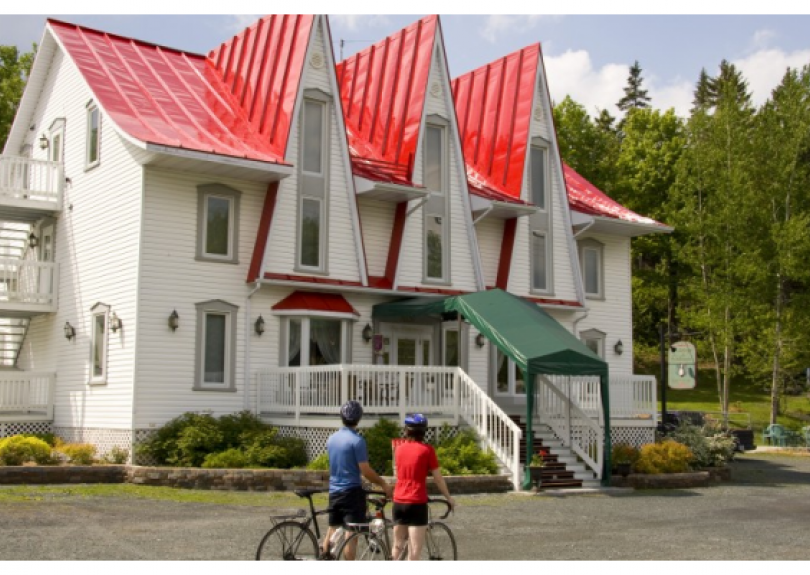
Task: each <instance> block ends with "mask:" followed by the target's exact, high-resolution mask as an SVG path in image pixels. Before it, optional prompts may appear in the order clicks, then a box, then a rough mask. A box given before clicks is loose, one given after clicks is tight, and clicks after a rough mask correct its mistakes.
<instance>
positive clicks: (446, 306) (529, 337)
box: [372, 289, 610, 481]
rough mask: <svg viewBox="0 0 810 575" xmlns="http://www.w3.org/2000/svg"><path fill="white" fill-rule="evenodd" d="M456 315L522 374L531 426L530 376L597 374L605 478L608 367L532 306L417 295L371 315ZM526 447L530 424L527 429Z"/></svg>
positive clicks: (498, 297)
mask: <svg viewBox="0 0 810 575" xmlns="http://www.w3.org/2000/svg"><path fill="white" fill-rule="evenodd" d="M452 312H457V313H459V314H461V315H462V316H463V317H464V319H466V320H467V321H468V322H470V324H471V325H474V326H475V327H476V328H477V329H478V331H480V332H481V333H482V334H484V336H485V337H486V338H487V339H489V340H490V341H491V342H492V343H493V344H494V345H495V346H496V347H497V348H498V349H499V350H500V351H501V353H503V354H504V355H505V356H506V357H508V358H509V359H511V360H512V361H513V362H514V363H515V365H516V366H517V367H518V368H519V369H520V370H522V371H523V372H524V373H525V374H526V376H527V377H526V378H525V381H526V385H527V389H526V393H527V412H528V413H527V417H528V419H529V422H528V423H529V425H531V418H532V411H533V402H534V401H533V400H534V378H533V376H535V375H596V376H599V378H600V381H601V385H600V387H601V393H602V409H603V415H604V423H605V464H606V465H605V467H606V469H605V470H604V471H603V480H607V481H609V479H610V399H609V397H608V365H607V363H606V362H605V361H604V360H602V359H601V358H600V357H599V356H598V355H596V354H595V353H594V352H593V351H591V350H590V348H588V346H586V345H585V344H584V343H582V342H581V341H580V340H579V339H577V338H576V337H575V336H574V335H573V334H572V333H571V332H570V331H568V330H567V329H565V327H563V326H562V325H561V324H560V323H559V322H558V321H557V320H555V319H554V318H553V317H551V316H550V315H549V314H548V313H546V312H545V311H543V310H542V309H541V308H540V307H538V306H537V305H536V304H534V303H531V302H529V301H527V300H525V299H523V298H520V297H518V296H515V295H512V294H510V293H509V292H505V291H503V290H501V289H492V290H488V291H482V292H476V293H471V294H465V295H458V296H449V297H445V298H430V297H419V298H410V299H406V300H401V301H395V302H390V303H382V304H377V305H375V306H374V307H373V310H372V316H373V317H374V319H375V320H381V321H403V320H408V319H414V318H418V317H434V318H439V317H443V316H445V317H446V316H447V314H450V313H452ZM527 434H528V435H527V440H528V444H527V452H528V451H530V449H531V427H529V428H528V430H527Z"/></svg>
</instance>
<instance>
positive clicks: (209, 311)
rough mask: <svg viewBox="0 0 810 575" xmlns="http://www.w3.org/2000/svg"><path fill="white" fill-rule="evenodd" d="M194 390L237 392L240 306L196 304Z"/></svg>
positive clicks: (219, 301)
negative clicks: (238, 315)
mask: <svg viewBox="0 0 810 575" xmlns="http://www.w3.org/2000/svg"><path fill="white" fill-rule="evenodd" d="M196 307H197V346H196V349H197V357H196V366H197V369H196V376H195V378H194V389H196V390H210V391H235V390H236V385H235V381H234V379H235V373H236V313H237V310H238V309H239V308H238V307H237V306H235V305H232V304H229V303H227V302H224V301H221V300H213V301H208V302H203V303H198V304H196Z"/></svg>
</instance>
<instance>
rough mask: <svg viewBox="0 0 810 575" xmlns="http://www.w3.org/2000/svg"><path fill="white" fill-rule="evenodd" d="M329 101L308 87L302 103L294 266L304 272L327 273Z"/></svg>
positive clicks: (327, 97)
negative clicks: (296, 238)
mask: <svg viewBox="0 0 810 575" xmlns="http://www.w3.org/2000/svg"><path fill="white" fill-rule="evenodd" d="M330 102H331V97H330V96H329V95H328V94H325V93H323V92H320V91H318V90H307V91H306V94H305V97H304V100H303V105H302V106H301V119H300V123H301V129H300V134H301V146H300V156H301V157H300V162H299V165H300V169H299V174H300V182H299V194H298V241H297V254H298V255H297V257H296V268H297V269H299V270H301V271H306V272H316V273H326V272H327V258H326V253H327V238H328V230H327V221H328V209H327V208H328V192H329V189H328V188H329V186H328V185H327V182H328V181H329V174H328V172H329V170H328V167H329V122H328V118H329V114H330Z"/></svg>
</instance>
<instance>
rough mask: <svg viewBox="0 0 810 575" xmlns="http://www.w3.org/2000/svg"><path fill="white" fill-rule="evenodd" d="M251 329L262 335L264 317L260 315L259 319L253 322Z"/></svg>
mask: <svg viewBox="0 0 810 575" xmlns="http://www.w3.org/2000/svg"><path fill="white" fill-rule="evenodd" d="M253 329H254V330H255V331H256V335H262V334H263V333H264V318H263V317H262V316H259V319H257V320H256V323H254V324H253Z"/></svg>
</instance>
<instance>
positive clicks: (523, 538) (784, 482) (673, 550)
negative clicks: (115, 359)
mask: <svg viewBox="0 0 810 575" xmlns="http://www.w3.org/2000/svg"><path fill="white" fill-rule="evenodd" d="M732 473H733V481H732V482H730V483H727V484H718V485H714V486H712V487H709V488H701V489H686V490H669V491H645V492H641V491H630V490H624V489H621V490H612V489H611V490H603V491H598V492H590V493H583V494H582V496H579V497H568V496H565V497H554V496H526V495H518V494H505V495H486V496H484V495H482V496H459V497H458V498H457V500H458V502H459V508H458V511H457V512H456V514H455V515H454V516H453V517H451V519H450V520H449V521H448V523H449V524H450V525H451V527H452V528H453V531H454V532H455V534H456V538H457V542H458V547H459V553H460V555H461V557H462V558H464V559H468V560H533V561H536V560H595V561H602V560H613V559H621V560H746V559H748V560H750V559H756V560H776V559H781V560H810V546H808V537H810V531H808V525H810V523H808V517H810V457H795V456H793V457H789V456H785V455H780V454H776V453H772V452H769V453H766V452H765V451H764V450H763V451H762V452H751V453H748V454H745V455H743V456H741V457H740V458H739V459H738V461H736V462H735V463H734V464H733V471H732ZM2 489H5V488H0V493H2V491H1V490H2ZM30 489H31V492H32V493H36V488H35V487H31V488H30ZM251 495H252V496H254V497H257V498H261V497H266V495H262V494H251ZM292 498H294V496H292V495H290V500H291V499H292ZM284 501H288V500H284ZM284 501H282V505H283V504H284ZM272 512H273V511H272V510H269V509H268V508H259V507H250V506H237V505H215V504H210V503H178V502H170V501H168V502H167V501H155V500H143V499H138V500H136V499H130V498H125V497H89V498H80V497H76V496H72V495H64V496H58V495H57V496H49V497H48V498H47V499H42V500H40V501H25V502H3V501H2V500H0V517H2V518H3V520H2V521H0V560H11V559H17V560H30V559H58V560H84V559H89V560H138V559H140V560H176V559H184V560H197V559H207V560H228V561H231V560H250V559H252V557H253V554H254V553H255V549H256V545H257V544H258V542H259V540H260V538H261V536H262V535H263V533H264V532H265V531H266V529H267V528H268V527H269V525H270V522H269V520H268V515H270V514H272Z"/></svg>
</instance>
